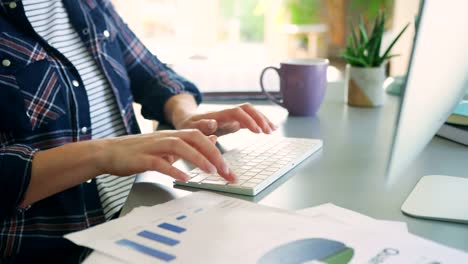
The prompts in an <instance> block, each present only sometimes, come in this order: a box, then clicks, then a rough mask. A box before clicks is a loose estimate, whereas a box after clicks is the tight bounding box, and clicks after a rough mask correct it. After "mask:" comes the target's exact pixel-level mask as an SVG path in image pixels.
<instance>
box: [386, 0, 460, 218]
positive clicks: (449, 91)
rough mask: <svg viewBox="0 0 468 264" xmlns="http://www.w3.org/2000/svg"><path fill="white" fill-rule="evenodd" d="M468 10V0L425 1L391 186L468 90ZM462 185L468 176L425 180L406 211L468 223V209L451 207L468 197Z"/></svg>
mask: <svg viewBox="0 0 468 264" xmlns="http://www.w3.org/2000/svg"><path fill="white" fill-rule="evenodd" d="M467 10H468V1H466V0H445V1H439V0H426V1H422V3H421V7H420V14H419V17H418V19H417V22H416V35H415V39H414V45H413V51H412V55H411V60H410V64H409V69H408V74H407V78H406V83H405V85H404V87H403V92H402V98H401V100H402V101H401V108H400V112H399V115H398V119H397V126H396V130H395V135H394V141H393V146H392V152H391V155H390V162H389V165H388V170H387V179H386V180H387V184H389V185H391V184H393V183H394V182H395V181H397V180H398V177H402V176H404V175H405V173H404V170H405V169H406V168H407V166H408V165H409V163H410V162H412V161H413V160H414V158H415V157H416V156H417V155H418V154H419V153H420V152H421V151H422V150H423V149H424V147H425V146H426V145H427V143H428V142H429V141H430V140H431V139H432V137H433V136H434V135H435V133H436V132H437V130H438V129H439V128H440V127H441V125H442V124H443V123H444V122H445V121H446V120H447V117H448V116H449V115H450V113H451V111H452V110H453V108H454V107H455V106H456V104H457V103H459V102H460V100H461V98H462V97H463V95H464V94H465V93H466V91H465V90H466V87H467V86H468V31H467V30H468V14H467ZM467 151H468V148H467ZM460 166H465V165H462V164H461V165H460ZM455 186H458V187H455ZM460 186H466V187H467V188H468V179H465V178H452V177H427V178H426V179H424V180H423V179H421V180H420V182H419V183H418V185H417V186H416V187H415V189H414V190H413V192H412V193H411V194H410V196H409V198H408V199H407V201H406V202H405V203H404V205H403V206H402V210H403V211H404V212H405V213H407V214H409V215H413V216H420V217H424V218H435V219H442V220H453V221H462V222H468V213H463V214H460V212H453V210H452V209H451V208H453V209H456V206H451V204H450V203H451V202H458V203H460V202H461V201H462V200H463V199H464V201H467V199H468V189H466V190H464V191H463V192H462V193H460V192H457V190H460V188H459V187H460ZM435 195H439V196H440V197H438V198H437V199H436V200H438V201H439V203H437V202H434V200H435V199H434V197H435ZM429 198H432V199H429ZM429 201H431V202H429ZM464 206H467V205H466V204H465V205H464ZM467 207H468V206H467ZM457 210H458V209H457ZM465 212H467V210H465Z"/></svg>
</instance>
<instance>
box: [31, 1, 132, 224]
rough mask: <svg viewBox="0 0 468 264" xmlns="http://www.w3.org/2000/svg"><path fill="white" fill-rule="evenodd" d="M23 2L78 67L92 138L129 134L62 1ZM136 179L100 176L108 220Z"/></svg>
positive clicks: (43, 33)
mask: <svg viewBox="0 0 468 264" xmlns="http://www.w3.org/2000/svg"><path fill="white" fill-rule="evenodd" d="M23 5H24V10H25V13H26V16H27V17H28V19H29V22H30V23H31V25H32V26H33V28H34V30H35V31H36V32H37V33H38V34H39V35H40V36H41V37H42V38H44V39H45V40H46V41H47V42H48V43H49V45H50V46H52V47H54V48H56V49H57V50H58V51H60V52H61V53H62V54H63V55H64V56H65V57H66V58H67V59H68V60H69V61H70V62H71V63H72V64H73V66H75V68H76V69H77V70H78V73H79V74H80V77H81V79H82V81H83V84H84V87H85V89H86V93H87V95H88V100H89V108H90V115H91V116H90V117H91V133H92V139H100V138H109V137H117V136H122V135H125V134H127V133H126V131H125V127H124V124H123V121H122V118H121V115H120V113H119V109H118V107H117V103H116V101H115V97H114V95H113V93H112V90H111V88H110V86H109V83H108V82H107V80H106V78H105V76H104V74H103V73H102V71H101V70H100V69H99V68H98V66H97V64H96V62H95V61H94V60H93V58H92V56H91V53H90V52H89V51H88V50H87V49H86V47H85V45H84V43H83V42H82V40H81V39H80V37H79V35H78V33H77V32H76V30H75V29H74V28H73V26H72V24H71V23H70V20H69V17H68V14H67V11H66V10H65V7H64V6H63V3H62V0H42V1H38V0H24V1H23ZM133 181H134V176H132V177H116V176H112V175H101V176H99V177H97V187H98V192H99V198H100V200H101V204H102V206H103V210H104V215H105V216H106V219H110V218H111V217H112V216H113V215H114V214H115V213H117V212H118V211H119V210H120V209H121V208H122V206H123V204H124V203H125V200H126V199H127V196H128V194H129V192H130V189H131V187H132V183H133Z"/></svg>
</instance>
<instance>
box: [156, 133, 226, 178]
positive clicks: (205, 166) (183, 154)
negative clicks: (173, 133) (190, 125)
mask: <svg viewBox="0 0 468 264" xmlns="http://www.w3.org/2000/svg"><path fill="white" fill-rule="evenodd" d="M195 131H196V130H195ZM198 133H199V134H201V132H199V131H198ZM205 140H206V141H207V142H205V144H209V145H211V146H212V147H213V148H214V149H215V150H216V148H215V147H214V145H213V144H212V143H211V142H210V141H209V140H208V138H206V139H205ZM158 141H159V142H158V148H157V153H161V154H164V155H175V156H178V157H180V158H182V159H184V160H186V161H188V162H191V163H193V164H194V165H195V166H197V167H199V168H200V169H202V170H204V171H205V172H207V173H216V171H217V169H216V167H215V166H214V165H213V163H212V162H210V161H209V160H208V159H207V158H206V155H204V154H203V153H201V152H200V151H198V150H197V149H196V148H194V147H193V146H191V145H190V144H189V143H188V140H187V139H186V138H185V139H182V138H181V137H164V138H161V139H158ZM186 141H187V142H186Z"/></svg>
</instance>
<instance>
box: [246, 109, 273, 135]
mask: <svg viewBox="0 0 468 264" xmlns="http://www.w3.org/2000/svg"><path fill="white" fill-rule="evenodd" d="M239 107H240V108H242V109H243V110H244V111H245V112H246V113H247V114H249V115H250V116H251V117H252V118H253V119H254V120H255V122H256V123H257V125H258V126H260V128H261V129H262V130H263V133H266V134H270V133H271V132H272V131H273V129H272V128H271V127H270V124H269V123H268V118H266V117H265V116H264V115H263V114H262V113H260V112H259V111H258V110H257V109H255V108H254V107H253V106H252V105H251V104H248V103H247V104H242V105H240V106H239Z"/></svg>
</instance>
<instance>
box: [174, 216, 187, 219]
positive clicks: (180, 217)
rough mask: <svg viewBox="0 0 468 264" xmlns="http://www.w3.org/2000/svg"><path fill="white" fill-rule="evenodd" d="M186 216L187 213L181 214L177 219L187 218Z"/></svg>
mask: <svg viewBox="0 0 468 264" xmlns="http://www.w3.org/2000/svg"><path fill="white" fill-rule="evenodd" d="M185 218H187V216H186V215H181V216H178V217H177V218H176V219H177V220H182V219H185Z"/></svg>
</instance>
